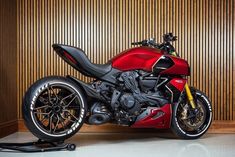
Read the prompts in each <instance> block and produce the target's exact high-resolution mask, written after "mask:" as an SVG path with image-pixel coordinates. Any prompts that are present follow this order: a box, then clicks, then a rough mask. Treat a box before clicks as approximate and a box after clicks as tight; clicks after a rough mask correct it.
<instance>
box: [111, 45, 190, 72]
mask: <svg viewBox="0 0 235 157" xmlns="http://www.w3.org/2000/svg"><path fill="white" fill-rule="evenodd" d="M111 62H112V67H113V68H116V69H118V70H121V71H129V70H144V71H147V72H155V73H157V74H171V75H189V65H188V63H187V61H185V60H183V59H181V58H178V57H173V56H171V55H164V54H163V51H161V50H159V49H155V48H151V47H145V46H141V47H136V48H131V49H128V50H126V51H124V52H122V53H120V54H119V55H117V56H116V57H114V58H113V59H112V60H111Z"/></svg>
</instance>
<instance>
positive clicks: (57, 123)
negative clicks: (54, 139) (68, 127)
mask: <svg viewBox="0 0 235 157" xmlns="http://www.w3.org/2000/svg"><path fill="white" fill-rule="evenodd" d="M58 125H59V116H58V115H57V122H56V125H55V127H54V130H53V132H54V133H55V130H56V128H57V127H58Z"/></svg>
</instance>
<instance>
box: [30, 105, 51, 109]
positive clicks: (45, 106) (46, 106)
mask: <svg viewBox="0 0 235 157" xmlns="http://www.w3.org/2000/svg"><path fill="white" fill-rule="evenodd" d="M48 107H50V106H49V105H44V106H40V107H37V108H34V110H39V109H43V108H48Z"/></svg>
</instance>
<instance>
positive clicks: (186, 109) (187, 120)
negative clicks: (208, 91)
mask: <svg viewBox="0 0 235 157" xmlns="http://www.w3.org/2000/svg"><path fill="white" fill-rule="evenodd" d="M190 90H191V92H192V95H193V97H194V101H195V104H196V109H195V110H194V109H192V108H191V105H190V104H189V102H188V100H187V96H186V93H185V92H184V93H183V94H182V97H181V99H182V100H181V101H180V102H179V103H178V104H175V105H173V114H172V116H173V117H172V122H171V130H172V131H173V133H174V134H175V135H176V136H178V137H179V138H182V139H197V138H199V137H201V136H202V135H203V134H205V133H206V131H207V130H208V129H209V127H210V125H211V121H212V109H211V103H210V101H209V99H208V98H207V96H206V95H205V94H204V93H203V92H201V91H199V90H197V89H195V88H193V87H191V88H190Z"/></svg>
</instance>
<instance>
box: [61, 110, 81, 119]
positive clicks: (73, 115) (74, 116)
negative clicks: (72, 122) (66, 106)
mask: <svg viewBox="0 0 235 157" xmlns="http://www.w3.org/2000/svg"><path fill="white" fill-rule="evenodd" d="M64 111H66V112H68V113H69V114H70V115H71V116H72V117H73V118H74V119H76V120H78V119H77V117H75V116H74V115H73V114H72V113H70V112H69V110H64Z"/></svg>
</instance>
